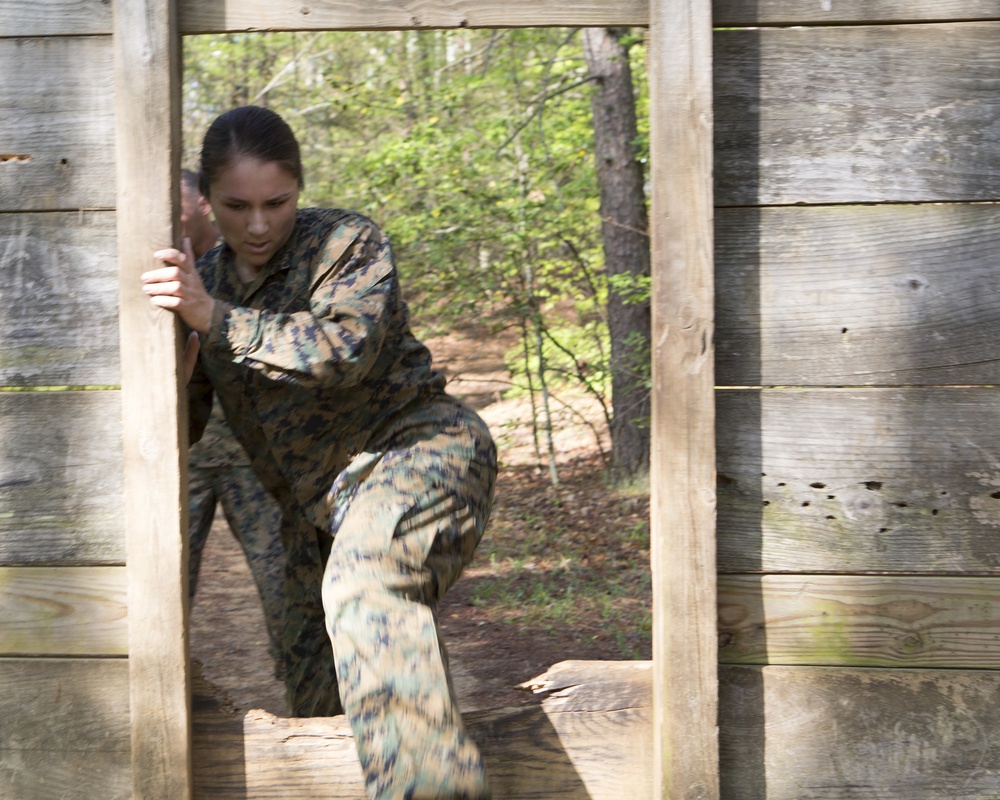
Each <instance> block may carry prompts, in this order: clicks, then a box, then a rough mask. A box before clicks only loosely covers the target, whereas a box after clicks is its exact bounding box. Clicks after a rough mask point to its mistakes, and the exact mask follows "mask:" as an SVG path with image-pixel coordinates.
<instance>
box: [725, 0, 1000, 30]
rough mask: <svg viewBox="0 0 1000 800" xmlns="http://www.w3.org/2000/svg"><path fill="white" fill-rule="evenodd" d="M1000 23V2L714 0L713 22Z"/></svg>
mask: <svg viewBox="0 0 1000 800" xmlns="http://www.w3.org/2000/svg"><path fill="white" fill-rule="evenodd" d="M979 19H1000V0H836V2H833V0H825V2H818V3H803V2H801V0H714V2H713V3H712V20H713V22H714V24H715V25H717V26H720V27H725V26H730V25H809V24H811V25H820V24H821V25H831V24H837V23H845V22H864V23H869V24H870V23H878V22H935V21H943V22H947V21H958V20H979Z"/></svg>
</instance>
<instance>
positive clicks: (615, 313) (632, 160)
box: [583, 28, 650, 479]
mask: <svg viewBox="0 0 1000 800" xmlns="http://www.w3.org/2000/svg"><path fill="white" fill-rule="evenodd" d="M627 32H628V31H627V29H625V28H585V29H584V31H583V49H584V53H585V55H586V59H587V66H588V68H589V70H590V74H591V75H592V76H593V77H594V78H595V85H596V88H595V91H594V93H593V95H592V98H591V106H592V108H593V113H594V141H595V155H596V159H597V177H598V182H599V184H600V192H601V234H602V237H603V240H604V259H605V268H606V270H607V274H608V277H609V278H611V277H612V276H615V275H625V276H633V277H635V278H637V279H639V278H641V277H646V276H648V275H649V233H648V217H647V212H646V197H645V193H644V191H643V170H642V165H641V164H640V163H639V161H638V160H637V158H636V153H635V144H634V143H635V141H636V138H637V137H638V129H637V126H636V110H635V97H634V94H633V88H632V70H631V68H630V67H629V56H628V47H627V46H626V45H625V44H623V43H622V39H623V37H624V36H625V34H626V33H627ZM637 282H638V281H637ZM637 282H636V283H637ZM630 283H631V282H630ZM633 286H635V283H633ZM636 288H638V287H637V286H636ZM608 327H609V329H610V334H611V401H612V407H613V415H612V421H611V448H612V463H613V471H614V472H615V477H617V478H619V479H622V478H631V477H635V476H638V475H641V474H644V473H646V472H648V470H649V424H648V423H649V414H650V408H649V387H648V376H649V357H650V311H649V300H648V299H647V298H646V296H645V294H644V295H643V299H642V300H641V301H639V302H635V301H629V298H628V297H627V296H626V297H624V298H623V293H622V292H620V291H618V290H616V289H615V288H614V287H612V288H611V290H610V291H609V293H608Z"/></svg>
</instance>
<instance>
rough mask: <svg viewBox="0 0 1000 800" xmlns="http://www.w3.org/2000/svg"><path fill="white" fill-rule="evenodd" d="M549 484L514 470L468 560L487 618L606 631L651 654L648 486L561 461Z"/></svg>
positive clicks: (622, 647)
mask: <svg viewBox="0 0 1000 800" xmlns="http://www.w3.org/2000/svg"><path fill="white" fill-rule="evenodd" d="M561 471H562V472H563V474H564V478H563V483H562V485H561V486H560V487H559V489H558V490H555V489H553V488H552V487H550V486H548V484H546V483H545V482H544V480H543V479H540V478H539V477H538V476H537V475H533V474H531V473H530V472H529V471H528V470H525V471H523V472H521V473H518V472H515V471H511V470H508V471H507V472H506V474H505V476H504V481H505V484H502V485H500V486H499V487H498V491H497V504H496V508H495V510H494V515H493V520H492V522H491V526H490V530H489V532H488V533H487V535H486V536H485V537H484V539H483V542H482V544H481V545H480V549H479V553H478V555H477V558H476V561H475V562H474V563H473V566H472V568H471V569H470V570H469V572H470V573H472V575H473V576H474V578H473V584H472V591H471V594H470V602H471V603H472V604H473V605H474V606H476V607H478V608H481V609H484V610H488V613H489V615H490V617H491V618H493V619H496V620H503V621H505V622H507V623H509V624H512V625H520V626H526V627H528V626H532V627H534V626H539V627H541V628H543V629H545V630H549V631H557V630H558V631H562V632H572V633H574V634H575V635H576V636H578V637H581V638H593V639H600V640H601V641H603V642H606V643H608V646H609V647H612V648H613V649H614V651H615V652H616V654H617V656H618V657H620V658H625V659H640V658H650V657H651V649H652V644H651V641H652V615H651V612H650V605H651V602H652V581H651V578H650V571H649V519H648V514H649V512H648V505H649V503H648V493H646V494H644V493H643V492H642V491H641V489H640V488H637V487H636V486H634V485H633V486H630V487H626V488H621V487H611V486H606V485H605V484H604V483H603V481H602V480H601V476H602V474H603V473H602V471H601V467H600V465H599V464H597V463H593V462H590V463H587V464H584V465H577V466H576V469H567V468H566V467H561Z"/></svg>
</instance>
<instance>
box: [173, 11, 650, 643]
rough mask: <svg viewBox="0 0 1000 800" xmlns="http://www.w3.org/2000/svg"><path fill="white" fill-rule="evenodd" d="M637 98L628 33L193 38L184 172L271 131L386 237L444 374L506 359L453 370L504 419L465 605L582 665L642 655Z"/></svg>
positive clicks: (326, 200)
mask: <svg viewBox="0 0 1000 800" xmlns="http://www.w3.org/2000/svg"><path fill="white" fill-rule="evenodd" d="M646 98H647V87H646V70H645V47H644V44H643V39H642V36H641V35H636V34H635V33H634V32H630V31H628V30H626V29H524V30H493V31H477V30H453V31H405V32H404V31H390V32H386V31H379V32H320V33H316V32H309V33H302V32H272V33H241V34H227V35H212V36H190V37H185V39H184V96H183V109H184V130H183V138H184V154H183V162H182V163H183V165H184V166H185V167H188V168H191V169H197V164H198V153H199V149H200V141H201V137H202V135H203V133H204V131H205V129H206V128H207V126H208V125H209V123H210V122H211V121H212V120H213V119H214V118H215V117H216V116H217V115H218V114H220V113H222V112H223V111H225V110H227V109H229V108H232V107H234V106H239V105H245V104H254V105H263V106H268V107H270V108H273V109H274V110H276V111H278V113H280V114H281V115H282V116H283V117H284V118H285V119H286V120H287V121H288V122H289V124H290V125H291V126H292V128H293V130H295V132H296V135H297V137H298V138H299V141H300V144H301V146H302V156H303V165H304V169H305V180H306V185H305V189H304V190H303V193H302V196H301V200H300V204H301V205H312V206H333V207H340V208H349V209H354V210H357V211H360V212H362V213H363V214H366V215H367V216H369V217H371V218H372V219H374V220H375V221H376V222H378V223H379V225H381V226H382V227H383V228H384V229H385V230H386V231H387V233H388V234H389V236H390V238H391V240H392V242H393V249H394V251H395V254H396V260H397V264H398V267H399V270H400V275H401V280H402V283H403V287H404V291H405V294H406V297H407V300H408V302H409V304H410V306H411V311H412V312H413V320H414V328H415V330H416V332H417V335H418V336H419V337H421V338H423V339H425V340H426V341H428V342H429V343H431V344H432V350H436V352H435V357H436V361H439V360H440V355H439V353H440V352H445V353H451V354H455V353H456V352H459V353H460V355H459V360H460V361H461V359H462V357H463V354H461V351H462V350H463V347H462V345H461V342H465V343H466V347H465V352H464V358H465V359H466V360H465V361H464V362H463V363H465V364H469V363H472V362H470V361H469V360H468V357H469V356H470V352H469V350H470V349H471V350H472V351H477V350H479V351H484V352H485V351H487V350H488V351H489V352H491V353H495V354H496V355H497V357H498V359H499V360H500V362H501V366H502V369H501V370H500V371H496V370H493V369H492V368H485V369H480V370H475V369H474V370H473V371H476V372H479V373H483V374H478V375H475V376H473V378H472V379H470V377H469V375H468V372H467V371H464V372H463V369H461V368H457V367H454V366H452V367H451V368H450V369H448V365H447V364H445V367H446V370H447V371H448V372H449V373H451V374H450V378H451V379H452V380H453V381H461V380H463V378H464V379H465V380H466V381H467V385H466V386H464V387H463V386H462V385H461V384H460V383H453V384H452V390H455V391H456V393H457V394H460V395H463V396H465V397H466V398H467V399H470V401H472V402H474V404H475V405H477V406H478V407H479V408H480V409H481V410H482V409H483V408H484V407H486V406H491V407H493V411H494V413H493V414H492V416H490V415H488V414H486V413H485V412H483V413H484V416H486V417H487V421H488V422H489V423H490V426H491V429H493V431H494V435H495V436H496V438H497V440H498V445H499V448H500V458H501V466H502V470H501V478H500V483H499V484H498V492H497V505H496V509H495V511H494V517H493V521H492V523H491V528H490V530H489V532H488V534H487V537H486V538H485V539H484V542H483V544H482V545H481V547H480V554H479V556H478V558H477V564H478V565H479V566H478V567H477V568H476V569H478V572H476V571H475V570H473V578H475V579H476V580H475V581H474V583H473V584H470V585H468V586H466V587H465V590H464V591H463V592H460V593H459V602H461V603H463V604H466V605H467V606H468V607H469V609H471V613H473V614H475V609H479V608H488V609H489V612H490V615H491V620H492V621H496V620H497V619H501V620H503V621H504V622H505V623H512V624H513V625H514V626H516V627H519V628H520V629H522V630H526V629H535V628H537V627H538V626H541V627H542V628H543V629H545V630H547V631H548V632H549V633H550V634H554V633H555V632H556V630H557V629H558V630H559V634H560V635H561V636H563V637H564V638H565V637H566V636H567V635H568V636H569V637H570V638H576V639H578V640H583V639H585V640H586V641H587V642H589V644H590V649H589V650H587V651H585V652H584V653H582V654H581V655H584V656H585V655H587V653H590V654H591V655H597V656H601V657H624V658H648V657H649V649H650V641H649V636H650V633H649V632H650V622H651V620H650V614H649V594H650V581H649V565H648V543H649V526H648V466H649V461H648V457H649V434H648V430H649V429H648V414H649V386H650V384H649V352H650V351H649V281H650V278H649V257H648V253H649V241H648V234H647V223H646V219H647V217H646V187H645V184H644V174H645V164H646V162H647V159H648V141H647V139H648V137H647V131H648V126H647V100H646ZM434 343H437V345H438V347H435V346H434ZM473 354H474V353H473ZM484 381H485V383H484ZM463 388H464V389H465V391H463ZM500 409H503V410H502V411H500ZM511 409H514V410H515V411H514V412H511V411H510V410H511ZM560 434H562V436H560ZM543 576H544V579H543ZM595 643H597V645H599V646H598V647H597V649H596V650H595V649H594V644H595Z"/></svg>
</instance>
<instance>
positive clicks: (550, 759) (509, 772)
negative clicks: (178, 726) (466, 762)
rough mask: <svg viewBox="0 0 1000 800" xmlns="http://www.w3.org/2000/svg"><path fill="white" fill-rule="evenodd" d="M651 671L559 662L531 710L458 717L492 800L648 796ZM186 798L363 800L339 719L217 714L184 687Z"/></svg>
mask: <svg viewBox="0 0 1000 800" xmlns="http://www.w3.org/2000/svg"><path fill="white" fill-rule="evenodd" d="M650 667H651V665H650V663H649V662H565V663H563V664H557V665H556V666H555V667H553V668H552V669H551V670H550V671H549V672H548V673H546V674H545V675H544V676H541V677H540V678H538V679H537V680H536V681H535V682H534V683H535V686H534V688H535V691H539V692H544V693H546V694H547V695H548V696H547V697H546V698H545V700H544V701H542V702H541V704H540V705H537V706H529V707H525V708H516V709H498V710H494V711H481V712H475V713H472V714H466V715H465V721H466V724H467V726H468V728H469V732H470V734H471V735H472V737H473V738H474V739H475V740H476V742H477V743H478V744H479V745H480V747H481V748H482V750H483V754H484V757H485V759H486V763H487V769H488V771H489V775H490V782H491V785H492V788H493V793H494V796H495V797H498V798H500V797H504V798H523V800H555V798H561V799H563V800H621V798H622V797H627V796H632V795H635V796H637V797H649V796H650V795H651V793H652V789H653V784H652V775H653V770H652V744H653V741H652V721H651V716H652V714H651V700H652V698H651V694H652V691H651V668H650ZM194 737H195V746H194V757H195V797H196V798H206V799H207V798H212V800H229V799H230V798H245V800H265V798H266V799H267V800H283V799H284V798H287V797H295V798H297V800H321V799H322V800H346V799H347V798H350V800H363V798H364V797H365V792H364V784H363V781H362V777H361V769H360V766H359V765H358V760H357V759H358V757H357V751H356V749H355V747H354V741H353V739H352V738H351V730H350V727H349V726H348V725H347V721H346V719H345V718H344V717H331V718H325V719H323V718H319V719H281V718H278V717H274V716H272V715H271V714H267V713H266V712H262V711H251V712H249V713H248V714H246V715H245V716H243V717H233V716H229V717H227V716H225V715H224V714H223V713H221V712H220V710H219V702H218V700H215V699H214V698H212V697H211V695H210V689H209V688H208V687H206V686H205V685H204V684H203V683H200V682H197V681H196V683H195V729H194Z"/></svg>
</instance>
